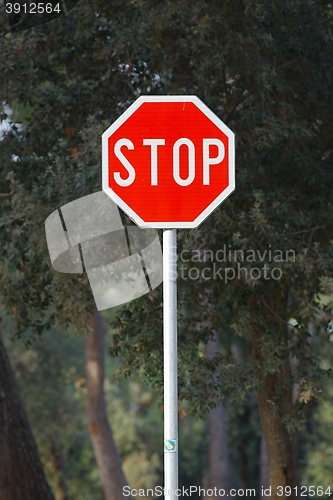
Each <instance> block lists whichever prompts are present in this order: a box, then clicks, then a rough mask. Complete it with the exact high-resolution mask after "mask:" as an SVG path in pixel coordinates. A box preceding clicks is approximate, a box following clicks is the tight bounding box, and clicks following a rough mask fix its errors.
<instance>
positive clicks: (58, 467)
mask: <svg viewBox="0 0 333 500" xmlns="http://www.w3.org/2000/svg"><path fill="white" fill-rule="evenodd" d="M51 454H52V459H53V467H54V472H55V492H54V496H55V500H68V488H67V482H66V474H65V464H64V457H63V454H62V449H61V447H60V446H58V445H57V444H56V443H55V442H54V440H53V439H51Z"/></svg>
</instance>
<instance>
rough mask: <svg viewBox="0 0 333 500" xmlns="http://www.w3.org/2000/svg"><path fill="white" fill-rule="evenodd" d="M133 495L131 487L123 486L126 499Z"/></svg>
mask: <svg viewBox="0 0 333 500" xmlns="http://www.w3.org/2000/svg"><path fill="white" fill-rule="evenodd" d="M130 494H131V489H130V487H129V486H123V495H124V497H129V496H130Z"/></svg>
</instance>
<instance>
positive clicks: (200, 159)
mask: <svg viewBox="0 0 333 500" xmlns="http://www.w3.org/2000/svg"><path fill="white" fill-rule="evenodd" d="M234 147H235V146H234V134H233V132H232V131H231V130H230V129H229V128H228V127H227V126H226V125H225V124H224V123H223V122H222V121H221V120H220V118H218V117H217V116H216V115H215V114H214V113H213V112H212V111H211V110H210V109H209V108H208V107H207V106H206V105H205V104H204V103H203V102H202V101H201V100H200V99H199V98H198V97H196V96H142V97H139V99H137V100H136V101H135V102H134V104H132V105H131V106H130V107H129V108H128V109H127V111H125V113H123V114H122V115H121V116H120V118H118V120H116V121H115V122H114V123H113V124H112V125H111V126H110V127H109V128H108V129H107V130H106V131H105V132H104V134H103V136H102V151H103V158H102V164H103V167H102V171H103V191H104V192H105V193H106V194H107V195H108V196H109V197H110V198H111V199H112V200H113V201H114V202H115V203H116V204H117V205H118V206H119V207H120V208H121V209H122V210H123V211H124V212H125V213H126V214H127V215H129V216H130V217H131V218H132V219H133V220H134V222H135V223H136V224H137V225H138V226H139V227H141V228H194V227H197V226H198V225H199V224H201V222H202V221H203V220H204V219H205V218H206V217H208V215H210V213H211V212H212V211H213V210H214V209H215V208H216V207H217V206H218V205H220V203H222V201H224V200H225V198H226V197H227V196H229V194H230V193H231V192H232V191H233V190H234V189H235V174H234V171H235V166H234V163H235V159H234V157H235V155H234Z"/></svg>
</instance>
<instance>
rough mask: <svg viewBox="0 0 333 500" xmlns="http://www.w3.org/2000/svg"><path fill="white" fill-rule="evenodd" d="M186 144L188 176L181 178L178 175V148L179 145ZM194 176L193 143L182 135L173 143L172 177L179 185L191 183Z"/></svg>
mask: <svg viewBox="0 0 333 500" xmlns="http://www.w3.org/2000/svg"><path fill="white" fill-rule="evenodd" d="M183 145H185V146H187V148H188V177H187V179H182V178H181V177H180V175H179V170H180V165H179V149H180V146H183ZM194 176H195V151H194V144H193V142H192V141H190V139H186V138H185V137H182V138H181V139H178V141H176V142H175V143H174V145H173V178H174V179H175V181H176V182H177V184H179V185H180V186H189V185H190V184H192V182H193V180H194Z"/></svg>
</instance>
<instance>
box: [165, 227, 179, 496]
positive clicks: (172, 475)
mask: <svg viewBox="0 0 333 500" xmlns="http://www.w3.org/2000/svg"><path fill="white" fill-rule="evenodd" d="M163 349H164V487H165V490H166V498H168V499H170V500H175V499H176V498H177V497H176V490H177V488H178V384H177V229H164V230H163Z"/></svg>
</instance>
